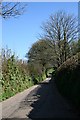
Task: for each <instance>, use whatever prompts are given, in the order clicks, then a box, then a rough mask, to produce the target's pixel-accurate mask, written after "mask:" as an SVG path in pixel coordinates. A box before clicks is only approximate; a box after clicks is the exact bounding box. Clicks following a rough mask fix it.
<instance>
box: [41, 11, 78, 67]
mask: <svg viewBox="0 0 80 120" xmlns="http://www.w3.org/2000/svg"><path fill="white" fill-rule="evenodd" d="M42 29H43V31H44V36H43V37H44V38H46V39H49V40H51V41H52V44H53V46H54V51H55V54H56V56H57V61H58V64H59V65H60V64H62V62H64V61H66V59H67V58H68V57H69V44H70V42H71V41H72V40H75V39H78V32H79V31H78V21H77V19H76V17H74V16H73V15H69V14H67V13H65V12H64V11H59V12H57V13H56V14H54V15H53V14H52V15H51V16H50V19H49V20H48V21H47V22H45V23H43V25H42Z"/></svg>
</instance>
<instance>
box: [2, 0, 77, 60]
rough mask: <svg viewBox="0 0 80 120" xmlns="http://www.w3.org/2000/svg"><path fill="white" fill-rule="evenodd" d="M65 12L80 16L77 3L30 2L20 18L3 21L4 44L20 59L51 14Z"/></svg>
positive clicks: (35, 39)
mask: <svg viewBox="0 0 80 120" xmlns="http://www.w3.org/2000/svg"><path fill="white" fill-rule="evenodd" d="M59 10H64V11H65V12H68V13H70V14H74V15H75V16H77V15H78V3H77V2H69V3H68V2H67V3H66V2H64V3H63V2H60V3H59V2H52V3H51V2H50V3H49V2H28V3H27V8H26V12H25V13H24V14H23V15H21V16H20V17H18V18H11V19H7V20H4V19H3V20H2V44H3V47H5V46H6V45H7V46H8V48H10V49H11V50H12V51H13V52H15V53H16V55H18V56H19V58H20V59H25V54H26V53H27V52H28V50H29V49H30V48H31V45H32V44H33V43H34V42H36V41H37V40H38V38H39V34H40V33H42V30H41V28H40V26H41V25H42V23H43V22H45V21H46V20H48V19H49V16H50V15H51V14H54V13H55V12H57V11H59Z"/></svg>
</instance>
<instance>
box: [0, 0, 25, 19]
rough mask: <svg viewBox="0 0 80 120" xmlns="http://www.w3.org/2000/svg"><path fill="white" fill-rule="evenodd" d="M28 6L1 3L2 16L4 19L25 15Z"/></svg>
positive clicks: (23, 3)
mask: <svg viewBox="0 0 80 120" xmlns="http://www.w3.org/2000/svg"><path fill="white" fill-rule="evenodd" d="M26 6H27V4H26V3H25V2H2V1H1V2H0V16H2V17H3V18H5V19H6V18H10V17H17V16H19V15H21V14H23V13H24V11H25V10H26Z"/></svg>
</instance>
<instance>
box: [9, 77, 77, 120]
mask: <svg viewBox="0 0 80 120" xmlns="http://www.w3.org/2000/svg"><path fill="white" fill-rule="evenodd" d="M76 117H77V115H76V114H74V113H73V111H72V108H71V107H70V106H69V104H68V103H67V102H66V101H65V100H64V98H63V97H62V96H61V95H60V94H59V93H58V91H57V88H56V86H55V83H54V80H50V79H47V80H45V81H44V82H42V83H40V84H39V85H38V86H37V88H35V89H34V90H32V91H31V92H30V94H29V95H28V96H27V97H25V99H24V100H23V101H21V103H20V105H19V108H18V109H17V110H16V111H15V112H14V113H13V114H12V115H10V116H9V118H31V119H33V118H76Z"/></svg>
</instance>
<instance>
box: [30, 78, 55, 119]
mask: <svg viewBox="0 0 80 120" xmlns="http://www.w3.org/2000/svg"><path fill="white" fill-rule="evenodd" d="M52 83H53V81H52V80H49V82H43V83H39V86H40V87H39V89H38V90H37V91H35V94H33V102H32V104H31V105H30V106H31V107H33V109H32V111H31V112H30V113H29V115H28V117H29V118H46V116H47V115H46V114H48V115H49V111H48V107H50V106H49V103H50V100H51V98H50V94H52V93H53V91H52V86H53V84H52ZM46 101H48V102H46ZM46 103H47V105H46ZM48 117H50V116H48Z"/></svg>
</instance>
